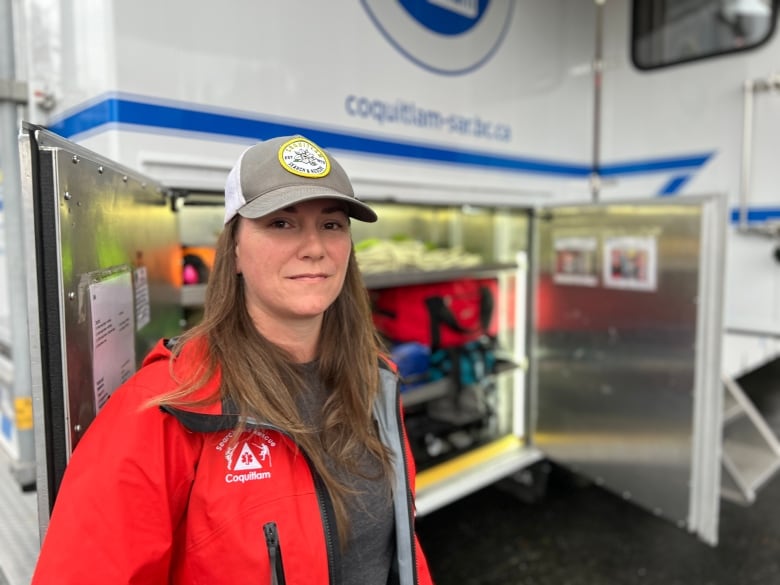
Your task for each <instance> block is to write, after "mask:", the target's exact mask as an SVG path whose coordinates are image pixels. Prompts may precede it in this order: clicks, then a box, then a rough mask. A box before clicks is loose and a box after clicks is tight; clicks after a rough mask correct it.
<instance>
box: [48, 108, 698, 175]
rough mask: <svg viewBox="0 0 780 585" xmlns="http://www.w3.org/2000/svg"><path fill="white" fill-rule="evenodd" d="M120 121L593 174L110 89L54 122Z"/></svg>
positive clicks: (665, 165)
mask: <svg viewBox="0 0 780 585" xmlns="http://www.w3.org/2000/svg"><path fill="white" fill-rule="evenodd" d="M111 124H121V125H126V126H136V127H151V128H158V129H164V130H168V131H185V132H194V133H201V134H214V135H222V136H231V137H233V138H240V139H253V140H263V139H267V138H271V137H274V136H280V135H285V134H295V133H302V134H306V135H307V136H308V137H309V138H311V139H312V140H314V141H315V142H318V143H320V144H322V145H324V146H326V147H328V148H334V149H340V150H348V151H353V152H360V153H364V154H372V155H382V156H389V157H398V158H410V159H415V160H421V161H429V162H437V163H450V164H457V165H461V166H472V167H482V168H490V169H500V170H506V171H510V172H521V173H536V174H545V175H556V176H568V177H580V178H585V177H588V176H589V175H590V174H591V172H592V168H591V166H590V165H588V164H575V163H566V162H556V161H551V160H543V159H536V158H530V157H513V156H503V155H498V154H494V153H487V152H480V151H474V150H466V149H454V148H442V147H436V146H427V145H424V144H418V143H413V142H402V141H392V140H385V139H379V138H370V137H366V136H358V135H354V134H349V133H345V132H337V131H332V130H322V129H318V128H314V127H306V126H302V125H297V124H290V123H282V122H278V121H273V120H269V119H264V118H260V117H251V116H247V115H241V114H240V113H228V111H225V110H219V109H211V110H209V109H194V108H192V107H189V106H187V107H185V106H183V105H181V104H178V103H177V104H175V105H174V104H171V103H159V102H157V103H151V102H148V101H140V100H138V99H130V98H128V97H119V96H117V95H113V94H111V95H109V96H107V97H104V98H102V99H98V100H96V101H94V102H92V103H90V104H86V105H84V106H83V107H81V108H75V109H73V110H71V111H70V112H69V113H68V114H66V115H65V116H64V117H62V118H61V119H60V120H58V121H55V122H54V123H52V125H51V126H50V127H49V128H50V130H52V131H53V132H56V133H57V134H59V135H61V136H63V137H65V138H73V137H74V136H77V135H80V134H84V133H87V132H93V131H95V130H96V129H98V128H100V127H101V126H106V125H111ZM710 156H711V153H706V154H697V155H692V156H684V157H672V158H659V159H651V160H643V161H633V162H624V163H619V164H612V165H604V166H603V167H601V168H600V174H601V175H602V176H616V175H630V174H639V173H653V172H666V171H670V170H675V169H682V168H687V169H691V168H696V167H701V166H702V165H704V164H705V163H706V162H707V160H708V159H709V158H710Z"/></svg>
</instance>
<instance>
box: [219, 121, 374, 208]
mask: <svg viewBox="0 0 780 585" xmlns="http://www.w3.org/2000/svg"><path fill="white" fill-rule="evenodd" d="M326 198H327V199H338V200H339V201H343V202H344V203H346V205H347V213H348V214H349V215H350V216H351V217H354V218H355V219H359V220H360V221H366V222H374V221H376V219H377V216H376V213H374V210H373V209H371V208H370V207H369V206H368V205H366V204H365V203H363V202H362V201H359V200H358V199H357V197H355V192H354V190H353V189H352V183H350V180H349V177H348V176H347V173H345V172H344V169H343V168H341V165H340V164H339V163H338V162H337V161H336V160H335V159H334V158H332V157H331V156H330V155H328V153H327V152H326V151H325V150H323V149H321V148H320V147H319V146H317V145H316V144H314V143H313V142H312V141H311V140H309V139H307V138H304V137H303V136H281V137H279V138H271V139H269V140H265V141H263V142H259V143H257V144H255V145H253V146H250V147H249V148H247V149H246V150H245V151H244V152H243V153H241V156H240V157H239V158H238V162H237V163H236V165H235V166H234V167H233V169H232V170H231V171H230V174H229V175H228V178H227V182H226V183H225V223H227V222H229V221H230V220H231V219H232V218H233V217H235V216H236V214H238V215H241V216H242V217H247V218H255V217H262V216H263V215H267V214H269V213H271V212H273V211H278V210H279V209H284V208H285V207H289V206H291V205H295V204H296V203H300V202H302V201H308V200H310V199H326Z"/></svg>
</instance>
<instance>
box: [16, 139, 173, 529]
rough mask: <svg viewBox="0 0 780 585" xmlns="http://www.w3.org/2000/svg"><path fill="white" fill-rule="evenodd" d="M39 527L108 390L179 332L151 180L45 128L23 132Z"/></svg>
mask: <svg viewBox="0 0 780 585" xmlns="http://www.w3.org/2000/svg"><path fill="white" fill-rule="evenodd" d="M19 153H20V161H21V167H22V191H23V193H22V205H23V215H24V220H25V226H24V233H25V234H26V240H25V248H26V249H27V250H28V251H29V254H28V258H27V264H26V278H27V294H28V305H29V309H30V310H29V315H30V317H29V333H30V358H31V359H30V361H31V380H32V394H33V400H34V403H35V405H36V408H35V420H34V432H35V447H36V449H35V450H36V465H37V473H36V475H37V486H38V504H39V506H38V507H39V518H40V522H41V534H43V532H44V530H45V526H46V525H48V518H49V514H50V511H51V508H52V506H53V505H54V499H55V496H56V493H57V489H58V487H59V484H60V481H61V479H62V474H63V472H64V470H65V467H66V465H67V463H68V460H69V459H70V455H71V453H72V452H73V450H74V449H75V448H76V446H77V445H78V441H79V439H80V438H81V437H82V436H83V434H84V432H85V431H86V430H87V428H88V427H89V425H90V423H91V422H92V420H93V419H94V418H95V415H96V413H97V412H98V411H99V410H100V408H101V407H102V406H103V404H104V403H105V401H106V400H107V399H108V397H109V396H110V395H111V393H112V392H113V391H114V389H115V388H116V387H117V386H118V385H119V384H120V383H121V382H123V381H124V380H126V379H127V378H128V377H129V376H130V375H131V374H132V373H133V372H135V370H136V369H137V368H138V366H139V365H140V362H141V360H142V359H143V357H144V355H145V354H146V353H147V352H148V351H149V350H150V349H151V347H152V345H153V344H154V343H155V342H156V341H157V340H158V339H159V338H161V337H171V336H173V335H176V334H177V333H179V332H180V331H181V326H180V320H181V308H180V303H179V289H180V286H181V250H180V245H179V239H178V235H177V228H176V222H175V215H174V212H173V210H172V208H171V205H170V200H169V197H168V195H167V193H166V191H165V190H164V189H163V188H162V187H161V186H160V185H159V184H157V183H155V181H153V180H151V179H149V178H147V177H144V176H142V175H139V174H138V173H135V172H133V171H131V170H130V169H127V168H123V167H121V166H120V165H119V164H117V163H114V162H112V161H110V160H107V159H105V158H102V157H101V156H99V155H98V154H96V153H94V152H91V151H89V150H87V149H85V148H83V147H80V146H78V145H76V144H74V143H72V142H69V141H67V140H65V139H63V138H61V137H59V136H57V135H55V134H52V133H51V132H48V131H46V130H44V129H41V128H38V127H35V126H31V125H24V127H23V129H22V132H21V134H20V138H19Z"/></svg>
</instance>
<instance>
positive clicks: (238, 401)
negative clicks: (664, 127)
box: [156, 218, 392, 544]
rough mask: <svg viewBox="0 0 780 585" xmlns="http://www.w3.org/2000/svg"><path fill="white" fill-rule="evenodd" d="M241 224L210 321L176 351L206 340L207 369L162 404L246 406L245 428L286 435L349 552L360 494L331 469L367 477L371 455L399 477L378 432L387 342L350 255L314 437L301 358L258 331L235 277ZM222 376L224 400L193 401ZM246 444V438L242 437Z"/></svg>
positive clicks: (323, 358)
mask: <svg viewBox="0 0 780 585" xmlns="http://www.w3.org/2000/svg"><path fill="white" fill-rule="evenodd" d="M238 222H239V218H234V219H232V220H231V221H230V222H229V223H228V224H227V225H226V226H225V228H224V230H223V231H222V234H221V235H220V237H219V239H218V241H217V246H216V254H215V259H214V269H213V271H212V273H211V275H210V277H209V281H208V285H207V289H206V300H205V305H204V315H203V319H202V321H201V322H200V323H199V324H198V325H196V326H195V327H193V328H192V329H190V330H189V331H187V332H185V333H184V334H183V335H182V337H181V338H180V341H179V342H178V343H177V344H176V347H175V348H174V357H175V356H177V355H179V354H180V353H181V350H182V348H183V346H184V345H185V344H187V343H190V342H194V341H199V340H205V342H206V343H205V344H200V345H202V346H203V351H204V352H205V356H204V364H203V367H202V368H196V370H197V373H196V374H194V375H193V376H192V378H191V379H187V380H182V381H181V384H180V386H179V389H178V390H177V391H176V392H173V393H170V394H168V395H166V396H163V397H161V398H160V399H158V400H157V401H156V403H157V404H170V405H177V406H182V405H194V404H203V403H207V402H212V403H213V402H215V401H218V400H222V399H225V398H228V399H229V400H230V401H231V402H232V403H233V404H235V405H236V406H237V408H238V411H239V412H238V414H239V423H238V427H237V430H239V431H240V430H242V429H243V428H244V427H245V420H246V418H247V417H255V418H259V419H261V420H263V421H267V422H268V423H270V424H272V425H274V426H277V427H279V428H281V429H284V430H285V432H287V434H289V435H290V437H291V438H292V439H293V440H294V441H295V443H296V444H297V445H298V446H299V447H300V448H301V450H302V451H303V452H304V453H305V454H306V455H307V456H308V457H309V459H310V460H311V462H312V463H313V465H314V467H315V468H316V471H317V472H318V473H319V474H320V476H321V477H322V479H323V481H324V482H325V485H326V486H327V489H328V491H329V493H330V496H331V499H332V500H333V506H334V509H335V512H336V522H337V526H338V531H339V536H340V539H341V542H342V544H343V543H345V542H346V536H347V534H348V528H349V522H348V519H347V512H346V505H345V499H346V498H347V497H348V496H349V495H351V494H352V493H353V491H352V490H351V489H350V488H349V487H348V486H345V485H344V484H342V483H341V482H340V481H338V479H337V478H336V476H335V475H334V473H333V472H332V471H330V470H329V468H328V465H326V463H325V462H326V459H327V458H328V457H330V458H331V460H332V461H334V462H335V463H336V464H337V465H339V466H341V467H342V468H344V469H348V470H350V471H352V472H354V473H359V471H358V470H357V469H356V468H355V464H354V462H355V461H357V460H359V457H358V455H359V454H360V453H361V452H362V450H363V449H368V451H369V452H370V453H371V454H372V455H373V456H374V457H376V458H377V459H378V460H379V461H380V463H381V468H382V472H383V473H384V474H385V477H390V476H391V474H392V471H391V461H390V455H389V451H388V449H387V448H386V447H385V446H384V445H383V444H382V443H381V441H380V439H379V437H378V435H377V432H376V431H375V427H374V422H373V416H372V405H373V403H374V400H375V398H376V396H377V393H378V391H379V370H378V358H379V355H380V352H381V351H382V347H383V346H382V342H381V341H380V338H379V337H378V335H377V332H376V329H375V328H374V325H373V321H372V317H371V305H370V301H369V297H368V293H367V291H366V289H365V286H364V284H363V279H362V276H361V274H360V270H359V268H358V265H357V261H356V260H355V252H354V247H353V250H352V253H351V254H350V257H349V264H348V266H347V271H346V277H345V281H344V286H343V287H342V290H341V293H340V294H339V295H338V297H337V298H336V300H335V301H334V302H333V304H332V305H331V306H330V307H329V308H328V309H327V310H326V311H325V314H324V317H323V322H322V329H321V331H320V339H319V359H318V368H319V376H320V380H321V382H322V384H323V385H324V386H325V387H326V388H328V389H329V390H331V393H330V395H329V398H328V400H327V402H326V404H325V407H324V420H323V430H322V433H321V434H320V433H316V432H313V430H312V429H311V428H309V427H308V426H307V425H306V424H305V423H304V421H303V420H302V418H301V416H300V415H299V414H298V409H297V407H296V401H295V394H296V392H298V391H299V389H300V388H303V387H304V386H303V381H302V379H301V376H300V373H299V371H300V370H299V369H298V368H296V364H295V363H294V361H293V360H292V357H291V356H290V355H289V353H287V352H286V351H285V350H283V349H282V348H280V347H279V346H277V345H275V344H273V343H271V342H270V341H268V340H267V339H266V338H265V337H263V335H262V333H260V332H259V331H258V330H257V328H256V327H255V325H254V323H253V322H252V319H251V318H250V316H249V313H248V311H247V308H246V303H245V298H244V295H245V292H244V285H243V279H242V278H241V277H240V276H239V275H237V274H236V257H235V246H236V231H237V227H238ZM217 372H219V373H220V374H221V383H220V387H219V394H216V393H215V395H213V396H211V397H209V398H207V399H206V400H198V401H196V400H192V399H190V398H189V396H190V395H191V394H192V393H193V392H195V391H196V390H197V389H198V388H200V387H201V386H203V385H204V384H205V383H206V382H207V381H208V380H209V379H211V378H212V377H213V376H214V375H216V374H217ZM235 436H238V433H235Z"/></svg>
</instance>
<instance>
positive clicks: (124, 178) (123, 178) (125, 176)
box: [122, 175, 127, 183]
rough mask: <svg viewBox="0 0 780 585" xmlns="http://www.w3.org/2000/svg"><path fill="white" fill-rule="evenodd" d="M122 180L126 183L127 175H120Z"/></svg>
mask: <svg viewBox="0 0 780 585" xmlns="http://www.w3.org/2000/svg"><path fill="white" fill-rule="evenodd" d="M122 181H124V182H125V183H127V175H123V176H122Z"/></svg>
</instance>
